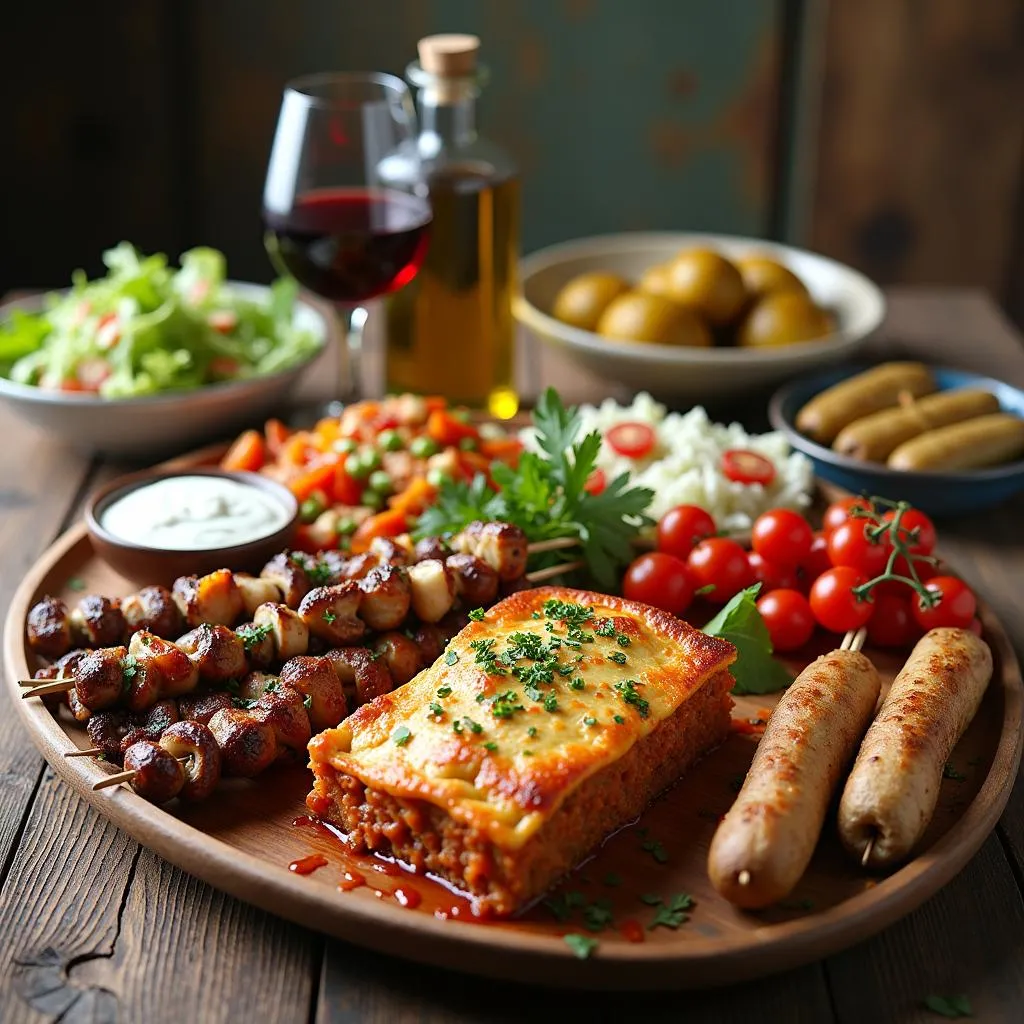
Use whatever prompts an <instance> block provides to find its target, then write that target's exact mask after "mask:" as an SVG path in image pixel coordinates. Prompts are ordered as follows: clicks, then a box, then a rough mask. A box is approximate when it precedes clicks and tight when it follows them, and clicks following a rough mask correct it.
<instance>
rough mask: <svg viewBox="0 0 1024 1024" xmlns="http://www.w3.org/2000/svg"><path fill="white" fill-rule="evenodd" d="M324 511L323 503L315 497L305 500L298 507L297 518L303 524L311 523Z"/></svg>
mask: <svg viewBox="0 0 1024 1024" xmlns="http://www.w3.org/2000/svg"><path fill="white" fill-rule="evenodd" d="M323 510H324V503H323V502H322V501H321V500H320V499H319V498H316V497H312V498H307V499H306V500H305V501H304V502H303V503H302V504H301V505H300V506H299V517H300V518H301V519H302V521H303V522H304V523H311V522H313V520H314V519H316V518H317V517H318V516H319V515H320V513H321V512H323Z"/></svg>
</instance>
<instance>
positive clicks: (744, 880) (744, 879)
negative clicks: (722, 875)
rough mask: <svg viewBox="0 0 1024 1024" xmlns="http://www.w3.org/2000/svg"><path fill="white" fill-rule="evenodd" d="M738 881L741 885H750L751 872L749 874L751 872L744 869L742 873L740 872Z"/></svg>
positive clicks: (737, 877)
mask: <svg viewBox="0 0 1024 1024" xmlns="http://www.w3.org/2000/svg"><path fill="white" fill-rule="evenodd" d="M736 881H737V882H739V883H740V885H750V872H749V871H747V870H746V868H744V869H743V870H742V871H741V872H740V873H739V874H738V875H737V876H736Z"/></svg>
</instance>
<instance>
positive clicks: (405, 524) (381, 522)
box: [352, 508, 409, 554]
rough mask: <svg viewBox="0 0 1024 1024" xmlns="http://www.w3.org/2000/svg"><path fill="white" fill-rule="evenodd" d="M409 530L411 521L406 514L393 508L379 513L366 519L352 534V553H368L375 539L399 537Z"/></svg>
mask: <svg viewBox="0 0 1024 1024" xmlns="http://www.w3.org/2000/svg"><path fill="white" fill-rule="evenodd" d="M408 529H409V521H408V519H406V516H405V513H404V512H398V511H396V510H395V509H393V508H389V509H386V510H385V511H384V512H378V513H377V514H376V515H373V516H370V517H369V518H368V519H364V520H363V521H362V522H361V523H360V524H359V526H358V527H357V528H356V532H355V533H353V534H352V552H353V553H354V554H360V553H361V552H363V551H366V550H367V549H368V548H369V546H370V541H371V540H373V538H374V537H397V536H398V535H399V534H402V533H406V532H407V531H408Z"/></svg>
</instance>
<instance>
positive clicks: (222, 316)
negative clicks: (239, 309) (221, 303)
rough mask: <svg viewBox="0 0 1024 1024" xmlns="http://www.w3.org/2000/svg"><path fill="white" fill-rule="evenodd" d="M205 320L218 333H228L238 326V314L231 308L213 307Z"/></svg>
mask: <svg viewBox="0 0 1024 1024" xmlns="http://www.w3.org/2000/svg"><path fill="white" fill-rule="evenodd" d="M206 322H207V323H208V324H209V325H210V326H211V327H212V328H213V329H214V330H215V331H217V332H218V333H219V334H230V333H231V332H232V331H233V330H234V329H235V328H236V327H237V326H238V314H237V313H236V312H235V311H234V310H231V309H215V310H214V311H213V312H212V313H211V314H210V315H209V316H208V317H207V318H206Z"/></svg>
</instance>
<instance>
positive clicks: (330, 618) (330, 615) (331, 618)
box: [320, 608, 338, 626]
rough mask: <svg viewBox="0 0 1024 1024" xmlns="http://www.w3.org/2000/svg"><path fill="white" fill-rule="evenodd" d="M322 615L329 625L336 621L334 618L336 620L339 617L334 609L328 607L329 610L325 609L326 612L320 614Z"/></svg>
mask: <svg viewBox="0 0 1024 1024" xmlns="http://www.w3.org/2000/svg"><path fill="white" fill-rule="evenodd" d="M320 617H321V618H322V619H323V620H324V622H326V623H327V625H328V626H329V625H330V624H331V623H332V622H334V620H335V619H337V617H338V616H337V615H335V614H334V612H332V611H331V610H330V609H329V608H328V609H327V611H325V612H324V613H323V615H322V616H320Z"/></svg>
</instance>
